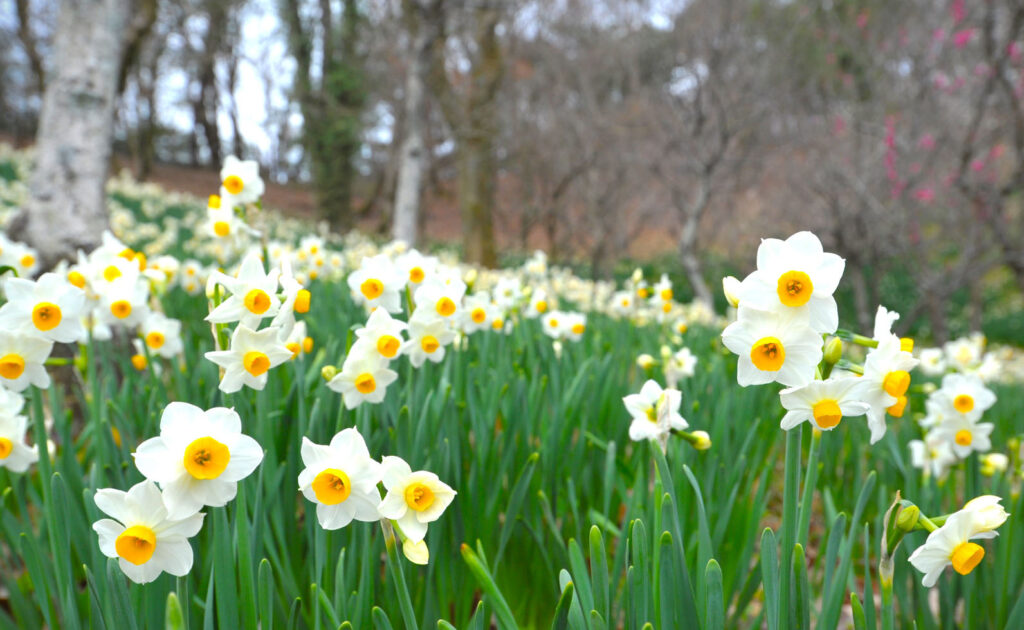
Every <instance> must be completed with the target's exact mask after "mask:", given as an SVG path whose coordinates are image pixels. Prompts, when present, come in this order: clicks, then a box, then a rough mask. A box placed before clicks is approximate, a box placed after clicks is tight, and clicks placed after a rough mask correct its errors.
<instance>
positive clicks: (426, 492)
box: [405, 481, 434, 512]
mask: <svg viewBox="0 0 1024 630" xmlns="http://www.w3.org/2000/svg"><path fill="white" fill-rule="evenodd" d="M405 503H406V505H408V506H409V507H411V508H412V509H414V510H416V511H417V512H422V511H423V510H426V509H427V508H429V507H430V506H431V505H433V504H434V491H433V490H431V489H430V486H428V485H427V484H425V483H423V482H420V481H417V482H415V483H411V484H409V486H408V487H406V489H405Z"/></svg>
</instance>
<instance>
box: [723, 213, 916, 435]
mask: <svg viewBox="0 0 1024 630" xmlns="http://www.w3.org/2000/svg"><path fill="white" fill-rule="evenodd" d="M844 267H845V262H844V261H843V259H842V258H840V257H839V256H837V255H835V254H831V253H827V252H825V251H824V250H823V248H822V245H821V241H819V240H818V237H816V236H815V235H814V234H811V233H810V232H799V233H797V234H794V235H793V236H791V237H789V238H788V239H787V240H785V241H780V240H778V239H766V240H764V241H762V243H761V246H760V247H759V248H758V251H757V270H756V271H754V272H752V273H751V274H750V275H749V276H747V277H746V278H745V279H744V280H743V281H742V282H740V283H737V282H734V281H728V282H726V283H725V286H726V288H727V291H728V293H729V295H730V299H731V300H734V301H735V302H736V303H737V305H738V311H737V315H738V317H737V321H736V322H734V323H733V324H730V325H729V327H727V328H726V329H725V331H723V333H722V343H723V344H725V346H726V347H727V348H728V349H729V350H731V351H732V352H734V353H735V354H737V355H738V357H739V363H738V367H737V380H738V381H739V384H740V385H743V386H747V385H759V384H765V383H772V382H778V383H781V384H783V385H787V386H788V388H787V389H784V390H782V392H780V394H779V399H780V402H781V404H782V406H783V407H784V408H785V409H786V410H787V413H786V415H785V416H784V417H783V419H782V422H781V426H782V428H784V429H787V430H789V429H792V428H794V427H796V426H797V425H799V424H800V423H802V422H805V421H806V422H810V423H811V424H812V425H813V426H814V427H815V428H816V429H818V430H821V431H830V430H832V429H834V428H836V427H837V426H838V425H839V423H840V422H841V421H842V419H843V418H844V417H852V416H861V415H866V416H867V423H868V427H869V428H870V431H871V442H872V443H875V442H877V441H878V440H880V439H881V438H882V436H884V435H885V431H886V421H885V418H886V414H888V415H892V416H894V417H900V416H902V415H903V411H904V408H905V407H906V404H907V398H906V393H907V390H908V388H909V386H910V370H912V369H913V368H914V366H916V365H917V362H918V361H917V359H915V358H914V357H913V355H912V354H911V353H910V352H909V347H908V346H910V345H911V344H910V343H909V342H910V340H902V339H900V338H899V337H897V336H896V335H895V334H893V332H892V324H893V322H895V321H896V319H898V318H899V315H898V314H897V313H893V312H891V311H889V310H887V309H886V308H885V307H884V306H880V307H879V308H878V313H877V314H876V317H875V326H874V331H873V333H874V334H873V336H872V337H870V338H868V337H862V336H860V335H853V334H852V333H849V332H847V331H840V330H839V329H838V327H839V314H838V309H837V306H836V301H835V298H834V297H833V293H834V292H835V290H836V287H837V286H838V285H839V281H840V279H841V278H842V275H843V269H844ZM829 335H837V337H835V338H833V339H832V340H831V341H829V342H828V343H827V345H826V344H825V343H823V339H828V338H829ZM840 338H845V339H846V340H848V341H854V342H855V343H858V344H860V345H864V346H867V347H868V348H869V350H868V353H867V356H866V358H865V360H864V364H863V365H855V364H851V363H849V362H848V361H845V362H842V363H840V361H839V359H840V355H841V353H842V343H841V341H840ZM826 350H829V352H828V353H827V354H828V356H826ZM837 363H838V364H839V368H840V369H838V370H836V373H835V374H832V368H833V366H835V365H836V364H837Z"/></svg>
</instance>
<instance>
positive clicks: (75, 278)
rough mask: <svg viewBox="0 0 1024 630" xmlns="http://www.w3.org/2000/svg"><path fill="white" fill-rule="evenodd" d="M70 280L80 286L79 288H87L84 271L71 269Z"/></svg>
mask: <svg viewBox="0 0 1024 630" xmlns="http://www.w3.org/2000/svg"><path fill="white" fill-rule="evenodd" d="M68 282H70V283H71V284H72V285H74V286H76V287H78V288H79V289H84V288H85V276H83V275H82V273H81V272H79V271H69V272H68Z"/></svg>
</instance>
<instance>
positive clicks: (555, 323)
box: [548, 317, 558, 328]
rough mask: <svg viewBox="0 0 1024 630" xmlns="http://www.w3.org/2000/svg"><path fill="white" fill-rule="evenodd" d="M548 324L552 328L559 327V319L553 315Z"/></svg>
mask: <svg viewBox="0 0 1024 630" xmlns="http://www.w3.org/2000/svg"><path fill="white" fill-rule="evenodd" d="M548 326H550V327H551V328H558V320H557V319H555V318H554V317H552V318H551V319H549V320H548Z"/></svg>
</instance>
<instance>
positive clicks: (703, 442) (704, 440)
mask: <svg viewBox="0 0 1024 630" xmlns="http://www.w3.org/2000/svg"><path fill="white" fill-rule="evenodd" d="M693 437H695V438H697V439H696V441H695V442H694V443H693V448H695V449H697V450H698V451H706V450H708V449H709V448H711V436H710V435H708V432H707V431H694V432H693Z"/></svg>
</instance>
